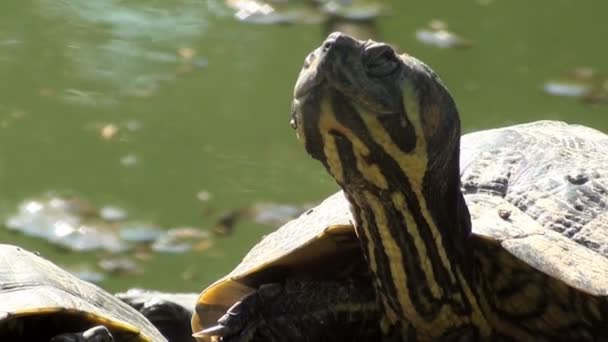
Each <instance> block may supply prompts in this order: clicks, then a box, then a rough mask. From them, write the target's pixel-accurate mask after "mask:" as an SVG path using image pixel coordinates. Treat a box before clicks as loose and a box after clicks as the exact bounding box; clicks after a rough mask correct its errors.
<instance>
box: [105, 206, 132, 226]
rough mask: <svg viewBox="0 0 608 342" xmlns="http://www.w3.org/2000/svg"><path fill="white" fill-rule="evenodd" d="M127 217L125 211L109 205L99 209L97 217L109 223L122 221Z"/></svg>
mask: <svg viewBox="0 0 608 342" xmlns="http://www.w3.org/2000/svg"><path fill="white" fill-rule="evenodd" d="M128 216H129V215H127V211H126V210H125V209H123V208H119V207H114V206H111V205H106V206H103V207H101V208H100V209H99V217H101V219H103V220H106V221H110V222H116V221H124V220H126V219H127V217H128Z"/></svg>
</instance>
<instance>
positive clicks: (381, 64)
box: [363, 43, 399, 77]
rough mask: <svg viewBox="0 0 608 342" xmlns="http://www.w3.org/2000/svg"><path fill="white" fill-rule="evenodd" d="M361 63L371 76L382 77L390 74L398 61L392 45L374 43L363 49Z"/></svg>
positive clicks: (397, 64)
mask: <svg viewBox="0 0 608 342" xmlns="http://www.w3.org/2000/svg"><path fill="white" fill-rule="evenodd" d="M363 65H364V66H365V69H366V71H367V73H368V74H369V75H370V76H372V77H383V76H387V75H389V74H391V73H392V72H393V71H395V69H397V67H398V66H399V61H398V60H397V56H396V55H395V51H394V50H393V48H392V47H390V46H389V45H386V44H380V43H374V44H371V45H369V46H367V47H365V50H364V51H363Z"/></svg>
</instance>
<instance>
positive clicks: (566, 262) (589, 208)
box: [192, 121, 608, 331]
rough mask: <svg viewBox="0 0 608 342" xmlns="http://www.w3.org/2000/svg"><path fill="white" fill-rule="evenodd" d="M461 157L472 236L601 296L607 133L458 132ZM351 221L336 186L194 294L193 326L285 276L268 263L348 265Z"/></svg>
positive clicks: (549, 125) (544, 126) (607, 248)
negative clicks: (324, 197) (228, 271)
mask: <svg viewBox="0 0 608 342" xmlns="http://www.w3.org/2000/svg"><path fill="white" fill-rule="evenodd" d="M460 164H461V181H462V191H463V193H464V194H465V199H466V202H467V205H468V207H469V211H470V213H471V221H472V227H473V233H474V234H475V235H476V236H478V237H481V238H483V239H485V240H486V241H488V240H489V241H493V242H495V243H496V244H498V245H499V246H501V247H502V248H503V249H504V250H506V251H507V252H508V253H510V254H512V255H514V256H515V257H516V258H518V259H520V260H522V261H524V262H525V263H527V264H529V265H531V266H533V267H534V268H536V269H537V270H539V271H541V272H544V273H546V274H548V275H550V276H552V277H554V278H556V279H559V280H561V281H563V282H564V283H566V284H568V285H569V286H571V287H574V288H576V289H579V290H582V291H584V292H587V293H589V294H591V295H596V296H605V295H607V294H608V258H607V257H608V230H606V229H605V228H606V227H608V209H607V208H608V136H606V135H605V134H603V133H601V132H599V131H597V130H594V129H591V128H587V127H583V126H576V125H568V124H566V123H563V122H555V121H538V122H534V123H530V124H523V125H515V126H510V127H505V128H499V129H493V130H486V131H480V132H476V133H470V134H466V135H464V136H463V137H462V139H461V156H460ZM352 220H353V219H352V216H351V214H350V211H349V204H348V202H347V200H346V198H345V197H344V194H343V193H342V192H338V193H336V194H334V195H332V196H330V197H329V198H327V199H326V200H325V201H324V202H322V203H321V204H320V205H319V206H317V207H315V208H313V209H311V210H309V211H308V212H306V213H304V214H303V215H302V216H300V217H299V218H297V219H295V220H293V221H291V222H289V223H287V224H286V225H284V226H282V227H281V228H279V229H278V230H277V231H275V232H273V233H272V234H269V235H268V236H266V237H265V238H264V239H263V240H262V241H261V242H260V243H259V244H257V245H256V246H254V247H253V249H252V250H251V251H250V252H249V253H248V254H247V255H246V256H245V258H244V259H243V261H242V262H241V263H240V264H239V265H238V266H237V267H236V268H235V269H234V270H233V271H232V272H230V273H229V274H228V275H227V276H225V277H224V278H222V279H220V280H218V281H217V282H215V283H214V284H212V285H211V286H209V287H208V288H207V289H205V290H204V291H203V292H202V293H201V295H200V297H199V300H198V303H197V308H196V314H195V315H194V317H193V321H192V326H193V330H194V331H200V330H201V329H204V328H206V327H209V326H213V325H215V324H216V322H217V319H218V318H219V317H221V316H222V315H223V314H224V313H225V312H226V311H227V310H228V308H230V306H232V304H234V303H235V302H237V301H238V300H239V299H240V298H241V297H242V296H244V295H246V294H248V293H250V292H252V291H253V290H254V289H255V288H257V286H259V285H260V284H262V283H266V282H272V281H277V280H280V278H281V277H282V276H284V275H285V273H282V272H276V271H274V270H285V269H287V270H288V272H292V273H293V272H304V271H306V272H309V271H310V270H313V271H318V270H323V271H324V272H326V274H328V275H331V274H333V273H334V272H335V271H336V270H337V269H338V270H340V269H346V268H344V265H340V264H339V263H337V262H336V261H346V262H348V261H349V260H359V259H356V258H355V259H353V258H352V257H348V256H347V254H348V253H359V254H361V253H360V251H359V249H358V248H357V247H356V246H357V244H356V235H355V231H354V228H353V226H352V223H351V222H352ZM332 263H335V265H333V264H332ZM336 267H338V268H336Z"/></svg>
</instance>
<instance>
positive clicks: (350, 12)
mask: <svg viewBox="0 0 608 342" xmlns="http://www.w3.org/2000/svg"><path fill="white" fill-rule="evenodd" d="M319 2H321V3H322V6H321V8H320V9H321V11H322V12H324V13H327V14H330V15H332V16H333V17H336V18H340V19H346V20H351V21H369V20H373V19H375V18H377V17H378V16H379V15H381V14H382V11H383V8H382V5H381V4H380V3H379V2H378V1H369V0H325V1H319Z"/></svg>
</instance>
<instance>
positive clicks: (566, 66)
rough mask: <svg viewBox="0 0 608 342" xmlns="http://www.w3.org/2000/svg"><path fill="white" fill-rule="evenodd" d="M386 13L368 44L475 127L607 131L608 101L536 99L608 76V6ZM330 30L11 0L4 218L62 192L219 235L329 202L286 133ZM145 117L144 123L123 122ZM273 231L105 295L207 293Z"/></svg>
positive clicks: (111, 1) (112, 282)
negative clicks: (228, 226) (235, 216)
mask: <svg viewBox="0 0 608 342" xmlns="http://www.w3.org/2000/svg"><path fill="white" fill-rule="evenodd" d="M383 4H384V5H385V7H386V13H385V15H383V16H381V17H380V18H378V20H377V21H376V23H375V25H376V26H375V27H374V28H373V30H372V31H373V35H374V36H375V38H376V39H378V40H384V41H388V42H390V43H393V44H395V45H397V46H398V47H399V48H400V49H401V50H402V51H407V52H408V53H410V54H412V55H415V56H417V57H419V58H420V59H422V60H424V61H426V62H427V63H428V64H430V65H431V66H432V67H433V68H434V69H435V70H436V71H437V72H438V73H439V74H440V75H441V76H442V78H443V80H444V82H445V83H446V84H447V85H448V87H449V88H450V89H451V91H452V94H453V95H454V97H455V98H456V101H457V103H458V105H459V108H460V111H461V114H462V121H463V126H464V130H465V131H472V130H478V129H483V128H489V127H496V126H501V125H505V124H512V123H516V122H525V121H531V120H537V119H560V120H566V121H569V122H574V123H581V124H585V125H589V126H592V127H595V128H598V129H600V130H603V131H607V132H608V105H595V106H590V105H586V104H583V103H582V102H581V101H578V100H577V99H574V98H564V97H551V96H549V95H547V94H545V93H543V91H542V85H543V83H544V82H545V81H546V80H547V79H549V78H551V77H554V76H559V75H561V74H564V73H567V72H568V71H569V70H572V69H573V68H576V67H581V66H583V67H591V68H594V69H597V70H598V71H599V72H604V73H608V66H607V65H606V63H605V62H606V60H608V45H606V44H605V41H606V37H605V36H606V33H607V31H606V29H605V25H604V24H602V23H603V22H604V20H605V13H607V11H608V2H600V1H584V0H579V1H574V0H571V1H566V0H542V1H541V0H538V1H534V2H529V1H523V0H512V1H499V0H496V1H494V2H490V3H489V4H488V5H482V4H479V3H478V2H476V1H459V2H448V1H439V0H434V1H402V0H393V1H386V2H384V3H383ZM431 19H441V20H442V21H445V22H446V23H447V24H448V25H449V28H450V29H451V30H453V31H455V32H457V33H458V34H461V35H462V36H464V37H466V38H468V39H470V40H472V41H473V42H474V45H473V47H472V48H470V49H437V48H434V47H432V46H428V45H424V44H422V43H420V42H418V41H417V40H416V39H415V36H414V32H415V31H416V30H417V29H419V28H421V27H423V26H425V25H426V23H427V22H429V20H431ZM328 30H331V28H328V27H327V26H326V25H303V24H300V25H276V26H271V25H252V24H247V23H241V22H238V21H236V20H235V19H234V18H233V16H232V12H231V11H230V10H229V9H228V8H226V7H225V6H224V5H223V3H222V2H221V1H217V0H209V1H203V0H176V1H170V2H166V1H133V0H130V1H119V0H103V1H102V0H99V1H87V0H61V1H60V0H29V1H18V0H8V1H2V2H1V3H0V75H1V76H2V82H1V83H0V213H4V214H6V213H7V212H10V211H11V210H14V208H15V207H16V205H17V204H18V203H19V202H20V201H22V200H23V199H24V198H28V197H32V196H37V195H40V194H43V193H45V192H48V191H60V192H63V191H67V192H71V193H75V194H78V195H80V196H82V197H83V198H86V199H88V200H90V201H91V202H93V203H97V204H104V203H110V204H114V205H120V206H122V207H124V208H127V209H128V210H129V212H130V214H131V215H132V216H137V217H143V218H145V219H147V220H151V221H153V222H158V223H160V224H162V225H165V226H196V227H200V228H203V229H210V228H211V227H212V225H213V224H214V222H215V221H216V220H217V217H218V216H219V215H220V214H222V213H223V212H225V211H227V210H230V209H234V208H238V207H241V206H244V205H248V204H251V203H255V202H258V201H273V202H279V203H302V202H311V201H317V200H319V199H321V198H323V197H324V196H326V195H328V194H330V193H332V192H334V191H335V190H336V185H335V184H334V183H333V181H332V180H330V179H329V177H328V176H327V175H326V174H325V171H324V170H323V169H322V168H321V166H320V165H318V164H317V163H315V162H313V161H312V160H311V159H310V158H309V157H308V156H307V155H305V153H304V152H303V150H302V148H301V147H300V146H299V145H298V143H297V141H296V139H295V137H294V134H293V132H292V130H291V129H290V127H289V124H288V123H289V116H288V113H289V106H290V102H291V94H292V88H293V84H294V81H295V78H296V76H297V73H298V71H299V69H300V66H301V64H302V61H303V58H304V57H305V55H306V54H307V53H308V52H309V51H310V50H311V49H313V48H314V47H316V46H317V45H319V44H320V42H321V41H322V40H323V39H324V37H325V36H326V34H327V33H328V32H327V31H328ZM180 51H181V53H182V55H184V56H185V57H181V56H180ZM192 51H194V52H195V55H194V56H193V57H191V58H189V57H190V56H189V54H190V52H192ZM133 122H135V123H137V124H138V125H140V126H141V127H140V128H139V129H137V130H133V131H130V130H128V129H125V128H124V125H126V124H128V123H133ZM108 124H114V125H116V127H118V128H119V130H118V133H117V134H116V135H114V136H113V137H112V138H111V139H104V138H102V137H101V134H100V130H101V127H103V126H104V125H108ZM125 157H127V161H126V162H125V160H124V158H125ZM133 157H134V158H135V163H133V164H129V163H128V162H129V158H130V159H131V161H132V160H133ZM121 161H122V162H121ZM203 190H204V191H208V192H209V193H210V194H211V198H210V200H209V201H208V202H206V203H202V202H201V201H200V200H198V199H197V197H196V194H197V193H199V192H200V191H203ZM269 231H271V229H270V228H268V227H265V226H261V225H257V224H252V223H243V224H240V225H239V226H238V227H237V230H236V233H235V234H234V235H232V236H230V237H227V238H217V239H214V240H213V246H212V247H211V248H209V249H207V250H205V251H202V252H196V253H194V252H193V253H185V254H175V255H166V254H154V255H153V257H152V259H151V260H147V261H142V262H140V263H141V265H142V266H141V267H142V270H143V274H141V275H137V276H116V277H110V278H108V279H106V280H105V281H104V282H103V283H102V285H103V286H104V287H106V288H109V289H111V290H121V289H125V288H127V287H130V286H145V287H150V288H157V289H161V290H184V291H186V290H200V289H201V288H202V287H203V286H204V285H206V284H208V283H210V282H211V281H213V280H214V279H217V278H218V277H220V276H221V275H222V274H224V273H225V272H226V271H228V270H230V269H231V268H232V267H234V265H235V264H236V263H237V262H238V261H239V260H240V258H241V257H242V256H243V255H244V253H245V252H246V251H247V250H248V248H249V247H250V246H252V244H254V243H255V242H256V241H258V240H259V238H260V237H261V236H262V235H264V234H267V233H268V232H269ZM0 240H1V241H3V242H11V243H15V244H20V245H22V246H24V247H27V248H31V249H36V250H39V251H41V252H42V253H43V254H44V255H46V256H48V257H49V258H51V259H52V260H55V261H56V262H58V263H60V264H62V265H66V266H71V265H80V264H82V263H87V262H88V263H94V261H95V260H96V257H97V256H98V255H97V253H86V254H79V253H68V252H65V251H61V250H59V249H57V248H56V247H52V246H50V245H48V244H47V243H46V242H44V241H42V240H36V239H32V238H26V237H23V236H20V235H17V234H14V233H10V232H6V231H5V230H0Z"/></svg>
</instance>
